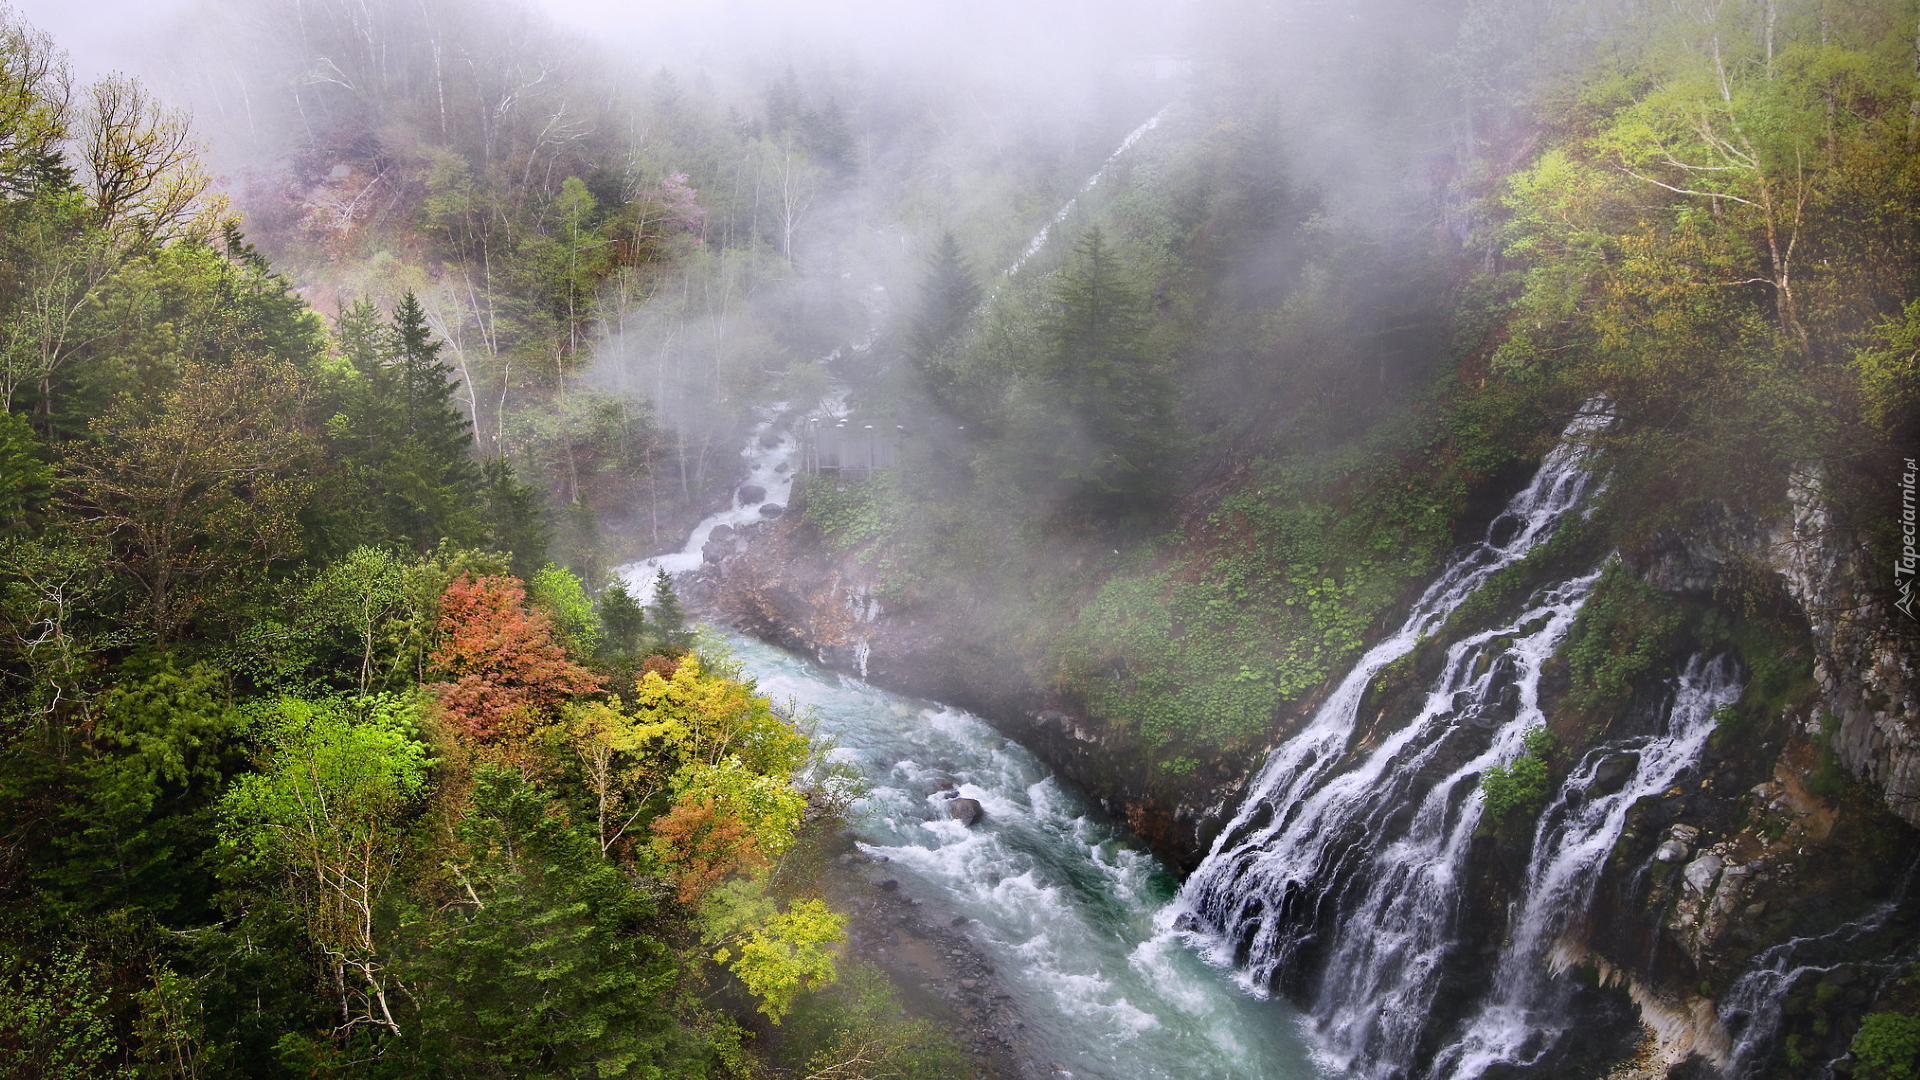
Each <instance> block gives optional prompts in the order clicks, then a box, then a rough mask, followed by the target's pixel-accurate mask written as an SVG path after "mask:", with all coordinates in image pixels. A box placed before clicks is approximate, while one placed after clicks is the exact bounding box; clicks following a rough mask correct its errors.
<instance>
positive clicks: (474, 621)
mask: <svg viewBox="0 0 1920 1080" xmlns="http://www.w3.org/2000/svg"><path fill="white" fill-rule="evenodd" d="M440 611H441V615H440V633H441V644H440V646H439V648H437V649H435V650H434V652H433V657H432V664H433V667H434V668H435V669H436V670H437V671H439V672H440V673H442V674H444V675H447V676H449V677H450V681H447V682H441V683H436V684H434V690H435V691H436V693H437V694H438V695H439V699H440V706H441V708H443V709H445V710H446V712H447V714H448V715H449V716H450V717H452V718H453V720H454V721H455V723H457V724H458V725H459V726H460V728H461V729H462V730H463V731H464V732H465V734H466V735H467V736H468V737H470V738H472V739H474V740H475V741H477V742H481V743H486V742H491V741H494V740H497V739H500V738H502V737H505V736H509V735H512V734H515V733H518V732H524V731H526V730H530V729H531V728H532V726H533V724H534V722H535V720H536V718H537V716H538V715H539V714H540V713H542V712H544V711H545V710H547V709H550V708H551V707H553V706H555V705H558V704H559V703H560V702H562V701H564V700H566V699H567V697H568V696H570V695H573V694H588V693H593V692H595V691H598V690H600V689H601V683H600V679H599V677H598V676H596V675H594V674H593V673H592V672H590V671H588V670H587V669H585V668H583V667H581V666H580V665H578V664H576V663H574V662H573V661H572V660H569V659H567V654H566V650H564V649H562V648H561V647H560V646H559V645H557V644H555V643H554V640H553V629H552V623H551V621H550V620H549V619H548V617H547V614H546V613H545V612H544V611H539V610H533V611H529V610H527V608H526V590H525V589H524V588H523V587H522V586H521V584H520V582H519V580H518V579H516V578H511V577H479V578H475V577H473V576H471V575H469V574H465V573H462V574H461V575H460V576H459V577H457V578H455V579H454V581H453V583H452V584H451V585H448V586H447V591H446V593H445V594H444V595H443V596H442V597H441V601H440Z"/></svg>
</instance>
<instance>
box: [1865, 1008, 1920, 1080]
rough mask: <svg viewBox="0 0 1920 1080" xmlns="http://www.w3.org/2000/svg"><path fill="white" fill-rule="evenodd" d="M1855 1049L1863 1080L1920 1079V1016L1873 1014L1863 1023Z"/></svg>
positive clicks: (1887, 1013) (1888, 1013) (1889, 1013)
mask: <svg viewBox="0 0 1920 1080" xmlns="http://www.w3.org/2000/svg"><path fill="white" fill-rule="evenodd" d="M1852 1049H1853V1057H1854V1060H1855V1061H1857V1062H1858V1063H1859V1069H1858V1070H1857V1074H1858V1075H1859V1076H1860V1077H1861V1078H1862V1080H1914V1078H1915V1077H1920V1016H1911V1015H1908V1014H1906V1013H1892V1012H1881V1013H1874V1014H1873V1015H1872V1016H1869V1017H1867V1018H1866V1019H1865V1020H1864V1021H1862V1022H1861V1024H1860V1030H1859V1031H1858V1032H1856V1033H1855V1034H1854V1036H1853V1048H1852Z"/></svg>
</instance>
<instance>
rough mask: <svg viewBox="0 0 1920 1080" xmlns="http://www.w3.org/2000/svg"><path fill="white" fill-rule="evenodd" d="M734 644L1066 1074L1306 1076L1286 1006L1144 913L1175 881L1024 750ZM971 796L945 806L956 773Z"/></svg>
mask: <svg viewBox="0 0 1920 1080" xmlns="http://www.w3.org/2000/svg"><path fill="white" fill-rule="evenodd" d="M733 648H734V650H735V659H737V660H738V661H739V662H740V663H741V665H742V666H743V668H744V669H745V671H746V673H747V674H749V675H751V676H752V677H753V678H755V679H756V680H758V682H759V685H760V692H761V693H763V694H766V695H768V696H770V697H772V698H773V699H774V700H775V701H776V702H784V701H787V700H788V699H791V700H792V701H794V702H795V703H797V704H798V705H799V706H801V707H802V708H809V707H810V708H811V709H812V710H813V714H814V717H815V718H816V720H817V722H818V725H819V734H820V736H821V737H822V738H826V739H830V740H832V741H833V742H834V743H835V744H836V745H837V749H835V750H834V751H833V756H834V758H835V760H838V761H842V762H845V763H847V764H849V765H851V766H853V767H854V768H856V769H858V770H859V771H860V773H861V774H862V775H864V776H865V777H866V778H867V779H868V781H869V783H871V785H872V790H871V793H870V794H869V796H868V797H867V799H866V800H865V803H864V807H863V808H864V810H865V814H864V816H862V817H861V818H860V820H858V821H857V822H856V827H855V834H856V836H857V837H858V839H859V841H860V846H861V848H862V849H863V850H865V851H866V852H867V853H868V854H869V855H873V856H876V857H877V856H885V857H886V858H887V860H888V863H889V865H888V867H887V874H888V876H890V877H894V878H896V879H898V880H899V882H900V888H901V889H902V890H903V891H905V892H906V893H908V894H909V895H910V896H915V897H920V898H924V899H925V900H926V901H927V902H928V903H930V904H938V905H939V906H940V907H944V908H951V909H953V910H955V911H959V912H963V913H965V914H966V915H967V916H968V917H969V919H970V920H971V921H969V922H968V923H967V924H966V926H965V928H964V930H965V932H966V933H967V934H968V935H969V936H970V937H971V938H972V940H973V942H974V944H975V945H976V946H977V947H978V948H979V949H980V950H981V951H982V952H983V953H985V954H986V955H987V956H988V957H989V958H990V959H991V960H992V962H993V964H994V965H995V967H996V968H997V969H998V971H999V973H1000V978H1001V979H1002V980H1004V982H1005V984H1006V985H1005V992H1006V993H1008V994H1011V995H1012V996H1013V997H1014V999H1015V1002H1016V1004H1017V1005H1018V1006H1019V1009H1020V1011H1021V1013H1022V1014H1023V1019H1024V1020H1025V1022H1026V1024H1027V1029H1026V1032H1025V1034H1026V1036H1027V1037H1028V1042H1029V1047H1030V1049H1031V1051H1032V1053H1033V1054H1034V1055H1035V1056H1036V1057H1037V1058H1038V1060H1039V1063H1040V1064H1041V1065H1042V1066H1045V1065H1047V1064H1050V1063H1051V1064H1054V1065H1055V1067H1056V1073H1055V1075H1057V1076H1058V1075H1071V1076H1072V1077H1075V1078H1078V1080H1155V1078H1161V1077H1165V1078H1180V1080H1239V1078H1245V1080H1316V1078H1317V1077H1319V1076H1320V1075H1321V1074H1320V1073H1319V1072H1318V1071H1317V1070H1316V1069H1315V1067H1314V1066H1313V1065H1312V1064H1311V1063H1310V1060H1309V1058H1308V1055H1307V1051H1306V1047H1305V1044H1304V1043H1303V1042H1302V1040H1301V1037H1300V1034H1299V1031H1298V1022H1297V1019H1296V1016H1295V1014H1294V1013H1293V1012H1292V1010H1291V1009H1290V1008H1288V1007H1287V1006H1286V1005H1284V1004H1281V1003H1278V1002H1271V1001H1266V1002H1263V1001H1259V1000H1256V999H1254V998H1253V997H1251V996H1249V995H1248V994H1246V993H1245V992H1244V991H1242V990H1241V989H1240V988H1239V987H1237V986H1236V985H1235V984H1234V983H1233V982H1232V980H1231V979H1230V978H1229V977H1228V976H1227V975H1226V974H1225V973H1223V972H1221V971H1219V970H1217V969H1214V968H1212V967H1209V966H1208V965H1207V964H1206V963H1204V962H1203V961H1202V960H1201V959H1200V958H1199V957H1198V956H1196V955H1195V954H1194V953H1193V952H1192V951H1191V950H1189V949H1187V948H1185V947H1183V946H1182V944H1181V943H1180V941H1179V939H1178V938H1177V937H1176V936H1174V935H1171V934H1165V933H1161V932H1159V931H1157V930H1156V928H1155V925H1154V916H1155V914H1156V913H1157V912H1159V910H1160V909H1161V908H1162V907H1164V906H1165V905H1166V904H1167V902H1168V901H1169V900H1171V899H1172V897H1173V895H1174V892H1175V889H1176V887H1177V885H1178V883H1177V882H1176V881H1175V880H1174V877H1173V875H1172V874H1171V873H1169V872H1168V871H1167V870H1166V869H1165V868H1164V867H1163V866H1161V865H1160V864H1159V863H1158V862H1157V861H1156V860H1155V859H1154V858H1153V856H1152V855H1150V854H1149V853H1148V852H1147V851H1146V850H1145V849H1144V848H1143V847H1142V846H1141V845H1140V844H1139V843H1138V842H1137V841H1136V840H1134V839H1133V837H1131V836H1130V835H1128V834H1127V833H1126V832H1125V830H1123V829H1122V828H1119V827H1117V826H1116V825H1114V824H1112V823H1110V822H1108V821H1106V820H1104V819H1103V818H1102V816H1101V815H1100V814H1099V812H1098V811H1097V810H1095V809H1092V808H1091V807H1089V806H1088V804H1087V803H1086V802H1085V800H1083V799H1082V798H1080V796H1079V795H1078V794H1076V793H1075V792H1073V791H1071V790H1069V789H1068V788H1066V787H1065V786H1063V785H1062V784H1061V782H1060V781H1059V780H1058V779H1057V778H1055V777H1054V776H1052V775H1051V774H1050V773H1049V771H1048V770H1047V769H1046V767H1045V766H1043V765H1042V764H1041V763H1040V762H1039V760H1038V759H1036V758H1035V757H1034V756H1033V755H1032V754H1030V753H1028V752H1027V751H1026V750H1024V749H1022V748H1021V747H1020V746H1018V745H1016V744H1015V743H1013V742H1011V741H1009V740H1008V739H1005V738H1003V737H1001V736H1000V735H998V734H996V733H995V732H994V730H993V729H992V728H990V727H988V726H987V724H986V723H985V722H984V721H982V720H980V719H979V718H978V717H975V716H972V715H970V714H968V713H965V712H962V711H960V710H958V709H952V708H946V707H943V706H940V705H937V704H932V703H929V702H925V701H915V700H912V699H909V698H904V697H900V696H898V695H895V694H890V693H887V692H886V691H883V690H879V689H876V688H875V687H872V686H869V685H867V684H866V683H863V682H861V681H859V680H857V679H853V678H850V677H847V676H842V675H838V674H835V673H833V672H831V671H826V670H824V669H822V668H819V667H817V666H815V665H814V664H811V663H809V662H808V661H806V660H804V659H801V658H800V657H798V656H795V655H793V654H791V653H788V652H785V651H783V650H780V649H777V648H774V647H773V646H770V645H765V644H762V643H760V642H758V641H753V640H750V639H746V638H738V637H736V638H735V639H734V640H733ZM942 781H948V782H950V783H951V784H952V785H953V787H954V789H956V790H957V792H958V794H959V795H960V796H963V797H966V798H970V799H976V800H978V801H979V802H980V804H981V805H982V806H983V807H984V808H985V811H986V812H985V816H984V817H983V818H982V820H981V821H980V822H979V823H977V824H976V825H974V826H973V827H972V828H968V827H967V826H965V825H962V824H961V823H959V822H958V821H954V820H952V819H951V818H949V816H948V814H947V812H946V807H945V800H946V799H947V798H950V797H953V795H954V794H955V791H954V790H943V789H942V787H941V783H942Z"/></svg>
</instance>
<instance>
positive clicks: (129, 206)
mask: <svg viewBox="0 0 1920 1080" xmlns="http://www.w3.org/2000/svg"><path fill="white" fill-rule="evenodd" d="M80 120H81V123H80V126H81V140H80V158H81V166H82V170H83V178H84V181H85V184H86V189H87V194H88V196H89V198H90V200H91V201H92V203H93V209H94V212H95V213H96V214H98V215H99V218H100V221H101V222H102V224H104V225H105V226H106V227H107V228H109V229H127V230H130V231H131V232H132V233H133V234H134V235H135V236H136V237H137V238H138V240H139V242H141V243H154V242H158V241H165V240H171V239H174V238H176V237H181V236H194V237H198V238H200V239H203V240H204V239H206V238H207V237H208V236H209V235H210V232H211V226H212V223H213V218H214V216H215V214H214V213H213V211H215V210H217V209H218V208H217V207H209V206H205V205H203V204H202V203H201V196H202V195H203V194H205V193H206V190H207V188H208V186H209V185H210V184H211V183H212V182H213V181H212V178H211V177H209V176H208V175H207V174H206V173H205V172H204V171H203V170H202V169H201V168H200V162H199V157H198V155H197V154H196V153H195V150H196V147H195V146H194V142H193V136H192V134H191V132H190V131H189V129H188V126H187V118H186V114H184V113H180V112H175V111H172V110H169V109H166V108H163V107H162V106H161V105H160V103H159V102H157V101H156V100H154V98H153V97H152V96H151V95H150V94H149V93H148V92H147V90H146V89H145V88H144V87H142V86H141V85H140V84H139V83H136V82H134V81H133V80H131V79H128V78H125V77H123V76H117V75H116V76H109V77H108V78H105V79H102V80H100V81H99V82H97V83H94V84H93V85H92V86H91V87H88V89H87V100H86V106H85V108H84V111H83V112H82V115H81V118H80Z"/></svg>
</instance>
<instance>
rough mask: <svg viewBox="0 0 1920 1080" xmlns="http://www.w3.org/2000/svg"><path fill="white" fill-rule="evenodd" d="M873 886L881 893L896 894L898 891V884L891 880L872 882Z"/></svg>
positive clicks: (883, 879)
mask: <svg viewBox="0 0 1920 1080" xmlns="http://www.w3.org/2000/svg"><path fill="white" fill-rule="evenodd" d="M873 885H874V888H876V889H879V890H880V891H881V892H898V891H899V890H900V882H898V881H896V880H894V879H893V878H881V879H880V880H879V881H876V882H874V883H873Z"/></svg>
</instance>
